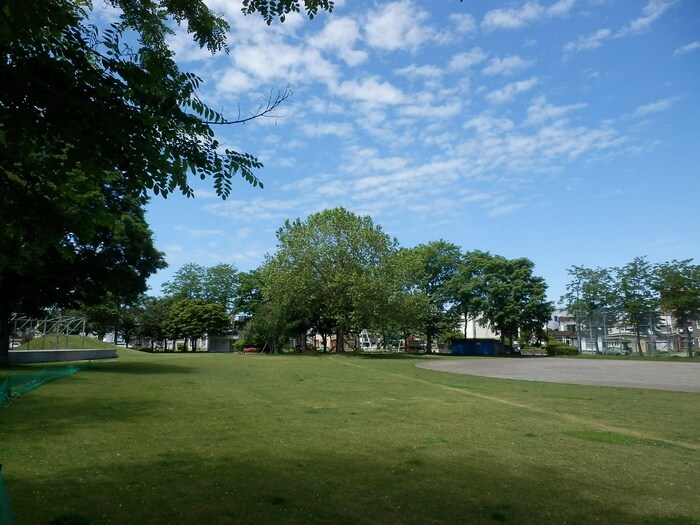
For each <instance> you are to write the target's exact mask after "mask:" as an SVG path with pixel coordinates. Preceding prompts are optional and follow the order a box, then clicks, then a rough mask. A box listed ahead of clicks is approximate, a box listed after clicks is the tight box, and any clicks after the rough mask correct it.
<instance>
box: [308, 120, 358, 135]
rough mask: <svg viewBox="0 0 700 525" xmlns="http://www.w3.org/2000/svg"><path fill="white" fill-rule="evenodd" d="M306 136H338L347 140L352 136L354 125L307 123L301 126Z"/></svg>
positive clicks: (345, 123)
mask: <svg viewBox="0 0 700 525" xmlns="http://www.w3.org/2000/svg"><path fill="white" fill-rule="evenodd" d="M301 131H302V133H304V135H307V136H310V137H316V138H318V137H327V136H336V137H340V138H347V137H350V136H352V125H351V124H348V123H347V122H317V123H306V124H303V125H302V126H301Z"/></svg>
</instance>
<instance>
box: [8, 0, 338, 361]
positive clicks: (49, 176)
mask: <svg viewBox="0 0 700 525" xmlns="http://www.w3.org/2000/svg"><path fill="white" fill-rule="evenodd" d="M105 3H106V4H107V5H108V6H110V7H112V8H114V11H113V13H114V14H115V15H116V17H117V20H116V21H115V22H113V23H112V24H110V25H109V26H108V27H98V25H96V24H94V23H93V22H94V16H93V15H94V11H93V5H92V3H91V2H90V1H89V0H4V1H3V2H2V4H0V56H1V57H2V58H0V78H1V79H2V82H0V196H1V199H2V200H1V201H0V204H1V205H0V365H3V364H6V363H7V362H8V359H9V357H8V355H9V354H8V348H9V317H10V314H11V313H12V312H13V311H22V312H24V313H27V314H32V313H35V312H36V311H38V310H40V309H41V308H45V307H66V306H73V305H75V304H77V303H84V304H89V303H92V302H98V301H99V298H100V296H102V295H103V294H106V293H108V292H109V293H112V294H114V295H116V296H118V297H119V298H120V299H121V301H122V302H123V303H128V302H130V301H133V300H134V299H135V298H136V297H137V296H138V295H139V294H140V293H142V292H143V291H144V290H145V282H146V278H147V277H148V276H149V275H151V274H152V273H154V272H155V271H156V270H157V269H158V268H162V267H163V265H164V260H163V257H162V254H160V253H159V252H158V251H157V250H156V249H155V247H154V245H153V240H152V235H151V232H150V230H149V229H148V226H147V224H146V222H145V220H144V215H143V207H144V205H145V203H146V198H147V195H149V194H151V193H152V194H155V195H163V196H167V195H168V194H170V193H172V192H175V191H179V192H182V193H184V194H185V195H188V196H191V195H192V188H191V185H190V181H189V177H191V176H195V177H197V178H200V179H209V180H210V181H211V183H212V185H213V186H214V188H215V189H216V192H217V194H219V195H220V196H221V197H223V198H226V197H227V196H228V195H229V194H230V193H231V191H232V186H231V184H232V180H233V178H234V177H235V176H236V175H241V176H242V177H243V178H244V179H245V180H247V181H248V182H250V183H251V184H253V185H257V184H259V181H258V179H257V177H256V176H255V174H254V173H253V171H254V170H255V169H257V168H259V167H261V163H260V162H259V161H258V160H257V159H256V158H255V157H253V156H251V155H249V154H247V153H240V152H237V151H233V150H230V149H226V148H222V147H221V144H220V143H219V142H218V141H217V140H216V137H215V133H214V131H213V126H215V125H225V124H231V123H235V122H236V121H233V122H231V121H229V120H227V119H226V117H225V116H224V115H223V114H221V113H219V112H216V111H214V110H212V109H211V108H209V107H207V105H206V104H204V103H203V102H202V101H201V100H200V98H199V97H198V95H197V88H198V87H199V86H200V83H201V79H200V78H198V77H197V76H196V75H194V74H192V73H187V72H183V71H181V70H180V69H179V67H178V65H177V64H176V62H175V59H174V53H173V51H172V50H171V49H170V48H169V47H168V45H167V42H166V39H167V37H168V36H169V35H170V34H171V33H172V26H173V24H185V25H186V26H187V30H188V31H189V33H190V34H191V35H192V37H193V38H194V40H195V41H196V42H197V43H198V44H199V45H200V46H201V47H206V48H207V49H208V50H210V51H211V52H217V51H221V50H226V46H225V37H226V32H227V30H228V29H229V26H228V24H227V22H226V21H225V20H224V19H223V18H222V17H221V16H219V15H217V14H215V13H214V12H213V11H212V10H211V9H210V8H209V7H208V6H207V5H206V3H205V2H204V1H203V0H156V1H150V0H148V1H147V0H106V2H105ZM332 7H333V5H332V3H331V2H323V1H320V2H316V1H313V0H312V1H310V2H308V3H307V15H308V16H310V17H312V16H314V15H315V14H316V13H317V12H318V10H319V9H321V10H328V11H330V10H332ZM297 10H299V4H298V2H295V1H293V0H281V1H277V2H269V1H256V0H249V1H246V2H245V7H244V11H245V12H246V13H251V14H252V13H259V14H262V15H263V16H264V17H265V18H266V20H267V21H268V23H270V22H271V21H272V19H273V18H276V17H278V18H279V19H281V20H283V19H284V15H285V14H286V13H288V12H291V11H297ZM285 97H286V94H283V95H280V96H279V97H277V98H276V99H273V100H271V102H270V105H269V106H268V107H267V108H262V109H261V110H260V113H259V114H257V115H255V114H254V115H252V116H251V117H249V118H255V117H256V116H259V115H260V114H264V113H265V112H267V111H269V110H270V109H272V108H274V107H275V106H276V105H277V104H279V103H280V102H281V101H282V100H284V98H285Z"/></svg>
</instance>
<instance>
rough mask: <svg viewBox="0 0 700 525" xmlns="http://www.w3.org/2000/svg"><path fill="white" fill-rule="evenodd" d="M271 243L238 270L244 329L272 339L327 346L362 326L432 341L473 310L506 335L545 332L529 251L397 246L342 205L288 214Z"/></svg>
mask: <svg viewBox="0 0 700 525" xmlns="http://www.w3.org/2000/svg"><path fill="white" fill-rule="evenodd" d="M277 239H278V247H277V251H276V252H275V253H274V254H272V255H270V256H269V257H268V258H267V260H266V261H265V263H264V264H263V265H262V266H261V267H260V268H258V269H256V270H255V271H253V272H250V273H248V274H244V275H243V276H242V279H241V287H240V291H239V299H238V301H237V302H236V304H237V308H238V311H240V312H246V313H249V314H250V315H251V316H252V318H251V321H250V323H249V324H248V326H247V327H246V331H245V336H246V337H249V338H251V339H254V340H256V341H257V342H263V343H265V344H267V345H268V346H270V347H272V348H276V345H277V344H278V342H279V341H280V340H282V339H284V338H286V337H289V336H293V335H299V336H301V339H302V340H305V337H304V336H305V334H306V333H308V332H309V331H311V332H313V333H316V334H319V335H320V336H321V337H322V339H323V341H324V346H325V342H326V341H327V337H328V336H330V335H335V336H336V341H337V345H338V346H337V347H338V349H339V350H341V351H342V350H343V349H344V345H345V335H346V334H349V333H351V334H358V333H359V331H360V330H362V329H367V330H369V331H370V332H373V333H377V334H381V336H382V339H383V340H384V341H388V340H390V339H400V338H406V336H408V335H418V334H420V335H423V336H425V337H426V339H427V343H428V348H429V349H431V348H432V347H433V345H434V341H435V340H436V338H438V337H442V336H454V335H457V334H455V331H456V329H457V328H458V325H459V321H460V319H467V318H471V319H478V322H480V323H481V324H482V325H484V326H486V325H488V326H490V327H491V328H492V329H493V330H494V331H495V332H496V333H498V334H499V335H500V337H501V339H502V340H503V341H508V342H511V343H512V341H513V340H515V339H516V338H517V337H518V335H519V334H520V333H528V334H532V335H533V337H542V336H543V334H542V327H543V325H544V323H545V322H546V321H547V320H548V319H549V317H550V315H551V312H552V305H551V303H549V302H548V301H547V300H546V295H545V294H546V288H547V286H546V284H545V282H544V280H543V279H542V278H541V277H537V276H535V275H533V273H532V272H533V263H532V262H531V261H529V260H528V259H524V258H519V259H512V260H509V259H506V258H505V257H502V256H498V255H492V254H489V253H486V252H480V251H473V252H466V253H462V252H461V250H460V248H459V247H458V246H456V245H454V244H452V243H449V242H446V241H443V240H439V241H434V242H430V243H427V244H421V245H418V246H416V247H413V248H402V247H400V246H399V245H398V242H397V241H396V239H392V238H391V237H390V236H389V235H387V234H386V233H384V232H383V231H382V229H381V227H380V226H378V225H375V224H374V223H373V221H372V219H371V218H370V217H360V216H357V215H355V214H353V213H351V212H349V211H347V210H345V209H344V208H335V209H330V210H325V211H322V212H320V213H316V214H313V215H310V216H309V217H308V219H307V220H306V221H302V220H300V219H297V220H294V221H287V222H286V223H285V224H284V226H283V227H282V228H280V229H279V230H278V232H277Z"/></svg>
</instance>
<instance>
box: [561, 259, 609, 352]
mask: <svg viewBox="0 0 700 525" xmlns="http://www.w3.org/2000/svg"><path fill="white" fill-rule="evenodd" d="M567 273H568V274H569V275H570V276H571V279H572V280H571V281H570V282H569V283H568V284H567V285H566V290H567V292H566V294H565V295H564V296H562V298H561V301H562V302H563V303H564V306H565V308H566V310H567V311H568V312H570V313H572V314H573V315H574V316H575V319H576V326H577V327H578V332H579V333H578V340H579V353H580V352H581V335H582V333H583V331H584V330H585V329H586V328H587V329H588V334H589V338H590V339H594V340H595V348H596V353H597V354H598V353H600V348H599V345H598V338H597V336H594V330H596V329H597V326H598V324H600V320H601V319H602V320H603V324H604V325H606V324H607V317H608V316H611V317H612V315H614V311H615V309H616V307H615V304H616V302H617V299H616V296H615V293H614V291H613V287H614V280H613V276H612V275H611V272H610V270H608V269H606V268H595V269H592V268H585V267H583V266H572V267H571V268H569V269H568V270H567ZM611 314H612V315H611Z"/></svg>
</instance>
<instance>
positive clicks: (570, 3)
mask: <svg viewBox="0 0 700 525" xmlns="http://www.w3.org/2000/svg"><path fill="white" fill-rule="evenodd" d="M574 5H576V0H559V1H558V2H556V3H554V4H552V5H551V6H550V7H548V8H547V16H550V17H555V16H567V15H568V14H569V13H570V12H571V10H572V9H573V7H574Z"/></svg>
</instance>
